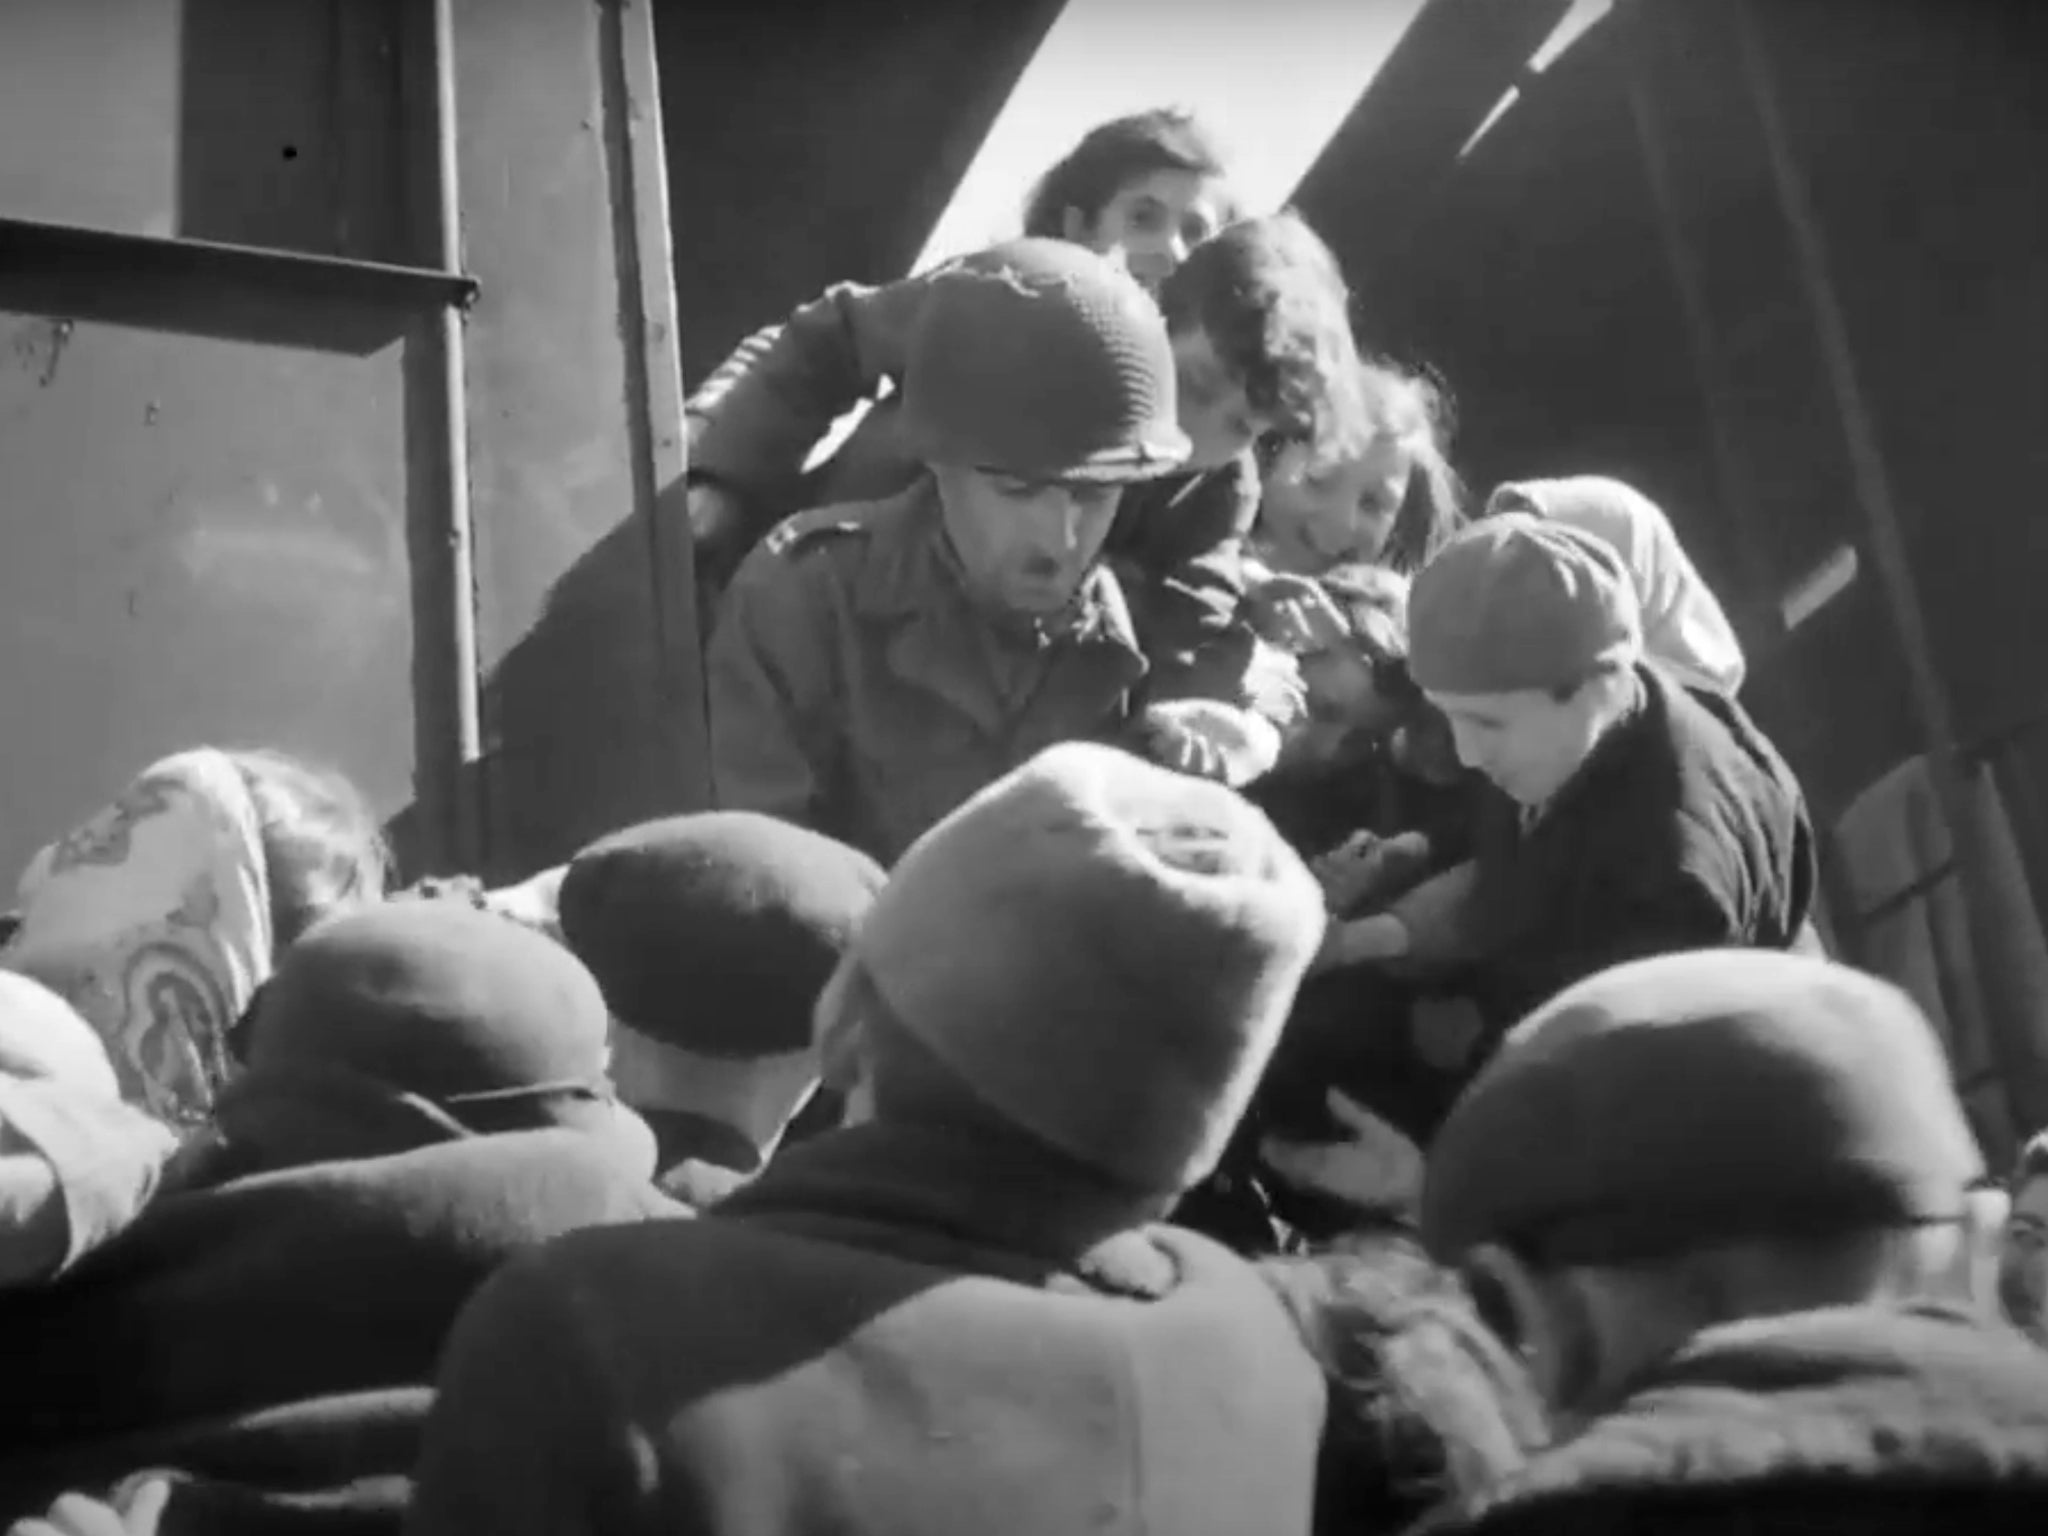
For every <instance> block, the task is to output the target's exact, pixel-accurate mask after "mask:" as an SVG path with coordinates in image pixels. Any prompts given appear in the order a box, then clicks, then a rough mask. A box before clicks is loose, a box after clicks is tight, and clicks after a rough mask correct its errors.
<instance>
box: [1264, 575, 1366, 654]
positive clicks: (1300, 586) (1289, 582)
mask: <svg viewBox="0 0 2048 1536" xmlns="http://www.w3.org/2000/svg"><path fill="white" fill-rule="evenodd" d="M1245 613H1246V618H1247V620H1248V622H1249V623H1250V624H1251V627H1252V631H1253V633H1255V634H1256V635H1258V637H1259V638H1260V639H1261V640H1264V641H1265V642H1266V643H1267V644H1269V645H1277V646H1279V647H1280V649H1282V650H1284V651H1288V652H1290V653H1292V654H1295V655H1309V654H1312V653H1314V652H1316V651H1327V650H1329V649H1330V648H1331V647H1332V646H1334V645H1339V644H1341V643H1343V641H1344V640H1345V639H1346V638H1347V637H1348V636H1349V634H1350V632H1351V631H1350V626H1349V625H1347V624H1346V623H1345V622H1344V614H1343V611H1342V610H1341V609H1339V608H1338V606H1337V605H1336V604H1335V603H1334V602H1332V601H1331V600H1330V594H1329V593H1327V592H1325V591H1324V590H1323V586H1322V583H1321V582H1319V581H1317V580H1316V579H1315V578H1314V577H1313V576H1291V575H1274V576H1268V577H1267V578H1266V579H1265V580H1264V581H1262V582H1260V583H1259V584H1258V585H1257V586H1256V587H1254V588H1252V590H1251V591H1250V592H1248V593H1246V594H1245Z"/></svg>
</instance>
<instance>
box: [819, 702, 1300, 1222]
mask: <svg viewBox="0 0 2048 1536" xmlns="http://www.w3.org/2000/svg"><path fill="white" fill-rule="evenodd" d="M1323 924H1324V916H1323V902H1322V894H1321V892H1320V891H1319V890H1318V888H1317V886H1316V883H1315V880H1314V877H1312V876H1311V875H1310V874H1309V872H1308V870H1307V868H1306V867H1305V866H1304V865H1303V864H1302V862H1301V860H1300V859H1299V858H1298V857H1296V855H1295V854H1294V852H1293V851H1292V850H1291V849H1289V848H1288V846H1287V845H1286V844H1285V843H1284V842H1283V841H1282V840H1281V838H1280V836H1279V834H1278V833H1277V832H1275V831H1274V830H1273V826H1272V824H1271V823H1270V822H1268V821H1267V820H1266V818H1265V817H1264V816H1263V815H1262V814H1261V813H1260V812H1258V811H1257V810H1256V809H1254V808H1253V807H1252V806H1251V805H1250V804H1249V803H1247V802H1246V801H1245V800H1243V799H1242V798H1241V797H1239V796H1238V795H1237V794H1235V793H1234V792H1233V791H1231V790H1228V789H1225V788H1223V787H1222V786H1220V785H1217V784H1213V783H1207V782H1203V781H1200V780H1197V779H1194V778H1190V777H1186V776H1183V775H1180V774H1175V773H1172V772H1169V771H1167V770H1166V769H1163V768H1158V767H1154V766H1152V765H1150V764H1148V763H1145V762H1143V761H1142V760H1140V759H1138V758H1136V757H1133V756H1130V755H1129V754H1127V753H1124V752H1120V751H1117V750H1115V749H1113V748H1109V747H1103V746H1095V745H1089V744H1080V743H1074V744H1068V745H1064V746H1057V747H1053V748H1051V749H1049V750H1047V751H1045V752H1043V753H1041V754H1040V755H1039V756H1038V757H1036V758H1034V759H1033V760H1032V761H1030V762H1029V763H1027V764H1025V765H1024V766H1023V767H1022V768H1019V769H1017V770H1016V771H1015V772H1013V773H1011V774H1009V775H1008V776H1007V777H1005V778H1003V779H1001V780H998V781H997V782H996V783H995V784H993V785H991V786H989V787H988V788H987V789H985V790H983V791H982V792H981V793H980V794H978V795H976V796H975V797H974V798H973V799H971V800H969V801H968V802H967V803H966V804H965V805H964V806H962V807H961V808H960V809H959V810H957V811H956V812H954V814H953V815H951V816H950V817H948V818H947V819H946V820H944V821H942V822H940V823H939V824H938V825H937V826H936V827H934V828H933V829H932V830H931V831H930V832H928V833H926V834H925V836H924V837H922V838H920V839H919V840H918V841H917V842H916V843H915V844H913V845H912V847H911V848H910V850H909V852H907V853H906V854H905V855H904V856H903V859H902V861H901V863H899V864H898V865H897V867H896V870H895V872H894V873H893V874H892V876H891V878H890V880H889V884H888V886H887V887H886V888H885V889H884V890H883V892H882V895H881V897H880V899H879V900H878V901H877V902H876V904H875V906H874V909H873V910H872V911H871V912H870V913H869V914H868V918H867V921H866V922H865V923H864V924H863V925H862V927H861V931H860V933H859V935H858V936H857V937H856V939H855V943H854V953H855V955H856V957H857V959H858V962H859V964H860V965H861V966H862V968H863V969H864V970H865V971H866V973H867V976H868V979H869V980H870V982H871V983H872V984H873V987H874V989H875V991H876V993H877V994H878V995H879V997H880V999H881V1000H882V1002H883V1003H884V1004H885V1005H886V1008H887V1012H888V1015H889V1016H890V1017H891V1018H892V1019H893V1020H894V1022H895V1023H896V1024H897V1025H898V1026H900V1027H901V1028H902V1029H903V1030H904V1031H906V1032H907V1033H908V1034H910V1035H911V1036H912V1037H913V1038H914V1039H915V1040H917V1041H918V1042H919V1043H920V1044H922V1045H923V1046H924V1047H925V1048H926V1049H927V1050H928V1051H929V1052H930V1053H931V1054H932V1055H933V1056H934V1057H935V1058H937V1060H938V1061H939V1063H940V1064H941V1065H943V1066H944V1067H946V1068H947V1069H948V1070H949V1071H950V1072H951V1073H953V1074H954V1075H955V1076H956V1077H958V1078H959V1079H960V1081H961V1082H963V1083H964V1084H965V1085H966V1086H967V1087H968V1088H969V1089H970V1090H971V1091H972V1092H973V1093H974V1094H975V1095H976V1096H977V1097H978V1098H979V1099H981V1100H982V1101H983V1102H985V1103H986V1104H987V1105H988V1106H989V1107H991V1108H993V1109H994V1110H996V1111H997V1112H998V1113H999V1114H1000V1115H1001V1116H1002V1117H1003V1118H1004V1119H1005V1120H1007V1121H1009V1122H1011V1123H1012V1124H1015V1125H1017V1126H1019V1127H1021V1128H1023V1129H1024V1130H1026V1131H1029V1132H1031V1133H1032V1134H1033V1135H1035V1136H1037V1137H1038V1138H1039V1139H1040V1140H1042V1141H1044V1142H1047V1143H1049V1144H1050V1145H1052V1146H1054V1147H1056V1148H1058V1149H1060V1150H1061V1151H1063V1152H1065V1153H1066V1154H1068V1155H1069V1156H1070V1157H1073V1158H1075V1159H1077V1160H1079V1161H1081V1162H1084V1163H1087V1164H1089V1165H1091V1166H1094V1167H1096V1168H1099V1169H1100V1170H1102V1171H1104V1172H1106V1173H1108V1174H1110V1175H1111V1176H1112V1177H1114V1178H1116V1179H1117V1180H1119V1181H1120V1182H1122V1183H1123V1184H1125V1185H1127V1186H1129V1187H1131V1188H1134V1189H1138V1190H1143V1191H1146V1192H1161V1193H1164V1192H1172V1191H1178V1190H1181V1189H1184V1188H1187V1187H1189V1186H1190V1185H1192V1184H1194V1183H1196V1182H1197V1181H1198V1180H1200V1179H1201V1178H1202V1177H1203V1176H1204V1175H1206V1174H1207V1173H1208V1172H1209V1171H1210V1169H1212V1168H1213V1167H1214V1166H1215V1163H1216V1160H1217V1158H1218V1157H1219V1156H1220V1155H1221V1153H1222V1151H1223V1147H1224V1144H1225V1143H1226V1142H1227V1141H1228V1140H1229V1138H1230V1135H1231V1133H1232V1131H1233V1130H1234V1129H1235V1128H1236V1125H1237V1122H1238V1120H1239V1119H1240V1117H1241V1116H1242V1115H1243V1113H1244V1109H1245V1105H1246V1103H1247V1101H1248V1100H1249V1099H1250V1097H1251V1093H1252V1090H1253V1088H1254V1087H1255V1086H1256V1085H1257V1082H1258V1079H1259V1075H1260V1073H1261V1072H1262V1071H1263V1069H1264V1067H1265V1064H1266V1060H1267V1058H1268V1056H1269V1055H1270V1054H1271V1052H1272V1049H1273V1046H1274V1044H1275V1042H1276V1041H1277V1039H1278V1037H1279V1033H1280V1029H1281V1026H1282V1025H1283V1023H1284V1022H1285V1020H1286V1018H1287V1014H1288V1010H1289V1008H1290V1007H1291V1005H1292V1004H1293V1001H1294V993H1295V988H1296V987H1297V986H1298V985H1299V983H1300V981H1301V978H1302V975H1303V973H1304V971H1305V970H1306V968H1307V966H1308V964H1309V962H1310V960H1311V959H1312V958H1313V957H1314V955H1315V953H1316V950H1317V947H1318V945H1319V944H1320V942H1321V940H1322V935H1323Z"/></svg>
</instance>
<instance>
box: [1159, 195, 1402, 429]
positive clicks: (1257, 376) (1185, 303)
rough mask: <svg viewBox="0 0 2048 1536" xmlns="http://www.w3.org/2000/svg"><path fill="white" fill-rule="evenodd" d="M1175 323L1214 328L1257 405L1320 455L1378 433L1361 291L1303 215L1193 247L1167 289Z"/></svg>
mask: <svg viewBox="0 0 2048 1536" xmlns="http://www.w3.org/2000/svg"><path fill="white" fill-rule="evenodd" d="M1159 305H1160V308H1161V309H1162V310H1163V311H1164V312H1165V315H1166V323H1167V327H1168V329H1169V330H1171V331H1172V332H1173V333H1174V334H1176V335H1179V334H1182V333H1184V332H1194V331H1198V330H1199V331H1202V332H1205V333H1207V335H1208V337H1209V340H1210V342H1211V343H1212V344H1213V345H1214V347H1215V349H1216V355H1217V357H1218V358H1219V359H1220V360H1221V361H1222V362H1223V363H1224V365H1225V366H1226V367H1227V368H1228V369H1229V370H1230V372H1231V373H1232V375H1234V376H1235V377H1236V378H1237V379H1239V380H1241V381H1242V382H1243V385H1244V389H1245V396H1246V398H1247V400H1248V401H1249V402H1250V404H1251V406H1252V408H1253V409H1254V410H1256V411H1258V412H1259V413H1260V414H1261V415H1264V416H1269V417H1271V418H1272V419H1273V420H1274V421H1275V422H1276V423H1277V429H1278V431H1279V433H1280V434H1281V436H1283V437H1284V438H1287V439H1289V440H1292V441H1296V442H1300V443H1303V444H1305V445H1307V447H1308V448H1309V450H1310V456H1311V457H1312V458H1314V459H1326V458H1339V457H1345V456H1349V455H1351V454H1356V453H1360V452H1363V451H1364V449H1365V447H1366V446H1367V444H1368V443H1369V441H1370V439H1371V433H1372V423H1371V421H1370V419H1369V416H1368V412H1367V409H1366V400H1365V394H1364V382H1363V376H1362V371H1361V363H1360V359H1359V355H1358V342H1357V339H1356V337H1355V336H1354V335H1353V333H1352V329H1351V313H1350V309H1351V290H1350V289H1349V288H1348V287H1347V286H1346V284H1345V281H1344V273H1343V270H1342V268H1341V267H1339V266H1338V264H1337V258H1336V257H1335V256H1334V255H1333V254H1332V253H1331V251H1330V248H1329V247H1328V246H1327V245H1325V244H1324V243H1323V241H1322V238H1321V237H1320V236H1319V235H1317V234H1316V232H1315V231H1314V230H1313V229H1311V228H1309V226H1308V224H1307V223H1306V221H1304V220H1303V219H1302V218H1301V217H1300V215H1298V214H1295V213H1291V212H1283V213H1276V214H1270V215H1267V216H1265V217H1262V218H1251V219H1240V220H1238V221H1237V222H1236V223H1234V224H1230V225H1226V226H1225V227H1224V228H1223V229H1222V230H1220V231H1219V232H1218V233H1217V234H1215V235H1213V236H1212V237H1210V238H1209V239H1207V240H1205V241H1203V242H1202V243H1201V244H1200V245H1198V246H1196V247H1195V248H1194V249H1193V250H1192V251H1190V252H1189V253H1188V258H1187V260H1186V261H1184V262H1182V263H1181V265H1180V267H1179V268H1178V269H1176V270H1175V272H1174V273H1173V275H1172V276H1171V277H1169V278H1167V280H1166V282H1165V283H1164V285H1163V286H1162V287H1161V288H1160V291H1159Z"/></svg>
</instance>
